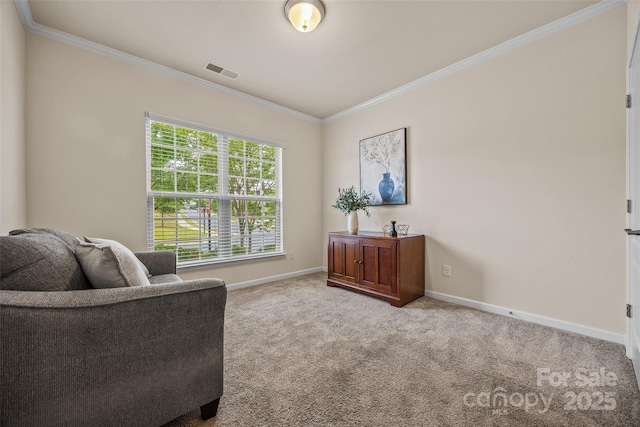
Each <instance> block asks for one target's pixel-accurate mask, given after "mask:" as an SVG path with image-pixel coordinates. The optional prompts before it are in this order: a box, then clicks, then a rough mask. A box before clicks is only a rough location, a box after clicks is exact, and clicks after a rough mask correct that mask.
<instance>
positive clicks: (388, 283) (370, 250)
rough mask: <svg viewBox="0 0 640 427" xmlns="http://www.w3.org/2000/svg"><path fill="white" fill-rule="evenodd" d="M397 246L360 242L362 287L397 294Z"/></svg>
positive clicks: (392, 243)
mask: <svg viewBox="0 0 640 427" xmlns="http://www.w3.org/2000/svg"><path fill="white" fill-rule="evenodd" d="M396 255H397V245H396V243H395V242H394V241H380V240H373V239H371V240H367V239H362V240H361V241H360V257H361V260H362V279H361V283H362V285H364V286H367V287H370V288H373V289H377V290H381V291H385V292H389V293H392V294H396V293H397V282H396V280H397V274H396V273H397V258H396Z"/></svg>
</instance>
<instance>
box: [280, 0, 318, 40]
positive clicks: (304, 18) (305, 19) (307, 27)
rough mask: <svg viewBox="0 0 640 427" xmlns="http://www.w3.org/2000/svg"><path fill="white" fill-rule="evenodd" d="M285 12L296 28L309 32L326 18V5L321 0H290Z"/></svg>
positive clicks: (286, 4) (285, 6)
mask: <svg viewBox="0 0 640 427" xmlns="http://www.w3.org/2000/svg"><path fill="white" fill-rule="evenodd" d="M284 13H285V15H286V16H287V19H288V20H289V22H291V25H293V27H294V28H295V29H296V30H298V31H301V32H303V33H308V32H309V31H313V30H314V29H315V28H316V27H317V26H318V24H319V23H320V21H322V18H324V5H323V4H322V2H321V1H320V0H288V1H287V3H285V5H284Z"/></svg>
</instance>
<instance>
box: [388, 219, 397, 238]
mask: <svg viewBox="0 0 640 427" xmlns="http://www.w3.org/2000/svg"><path fill="white" fill-rule="evenodd" d="M389 237H398V232H397V231H396V222H395V221H391V230H390V231H389Z"/></svg>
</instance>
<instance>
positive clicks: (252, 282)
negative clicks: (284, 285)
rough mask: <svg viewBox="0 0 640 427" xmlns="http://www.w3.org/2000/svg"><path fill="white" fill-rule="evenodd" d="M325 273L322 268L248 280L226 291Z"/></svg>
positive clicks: (232, 285) (324, 269) (234, 284)
mask: <svg viewBox="0 0 640 427" xmlns="http://www.w3.org/2000/svg"><path fill="white" fill-rule="evenodd" d="M323 271H327V269H326V268H324V267H315V268H309V269H307V270H299V271H293V272H291V273H285V274H278V275H277V276H271V277H261V278H260V279H255V280H248V281H246V282H239V283H233V284H231V285H229V284H227V290H229V291H233V290H234V289H242V288H248V287H249V286H256V285H262V284H264V283H269V282H276V281H278V280H284V279H291V278H292V277H298V276H304V275H306V274H312V273H321V272H323Z"/></svg>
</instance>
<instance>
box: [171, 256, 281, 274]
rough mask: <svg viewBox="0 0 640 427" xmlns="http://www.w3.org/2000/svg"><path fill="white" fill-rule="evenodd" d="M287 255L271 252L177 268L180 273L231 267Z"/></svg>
mask: <svg viewBox="0 0 640 427" xmlns="http://www.w3.org/2000/svg"><path fill="white" fill-rule="evenodd" d="M285 255H286V253H284V252H271V253H268V254H261V255H251V256H244V257H233V258H222V259H216V260H211V261H194V262H189V263H184V264H178V265H177V267H176V268H177V270H178V271H184V270H196V269H204V268H211V267H216V266H223V265H229V264H238V263H250V262H252V261H261V260H264V259H269V258H283V257H284V256H285Z"/></svg>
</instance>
